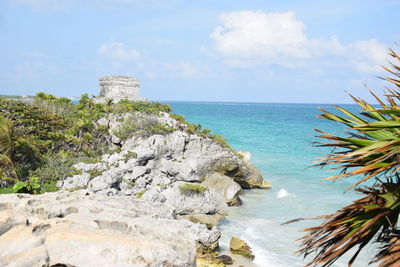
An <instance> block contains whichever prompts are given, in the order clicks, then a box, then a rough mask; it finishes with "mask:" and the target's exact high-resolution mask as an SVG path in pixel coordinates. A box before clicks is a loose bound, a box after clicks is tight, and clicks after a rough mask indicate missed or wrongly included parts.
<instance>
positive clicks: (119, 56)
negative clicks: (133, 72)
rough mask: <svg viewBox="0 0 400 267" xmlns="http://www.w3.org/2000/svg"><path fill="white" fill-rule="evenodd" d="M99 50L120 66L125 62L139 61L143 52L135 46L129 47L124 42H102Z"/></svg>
mask: <svg viewBox="0 0 400 267" xmlns="http://www.w3.org/2000/svg"><path fill="white" fill-rule="evenodd" d="M97 52H98V53H99V54H100V55H102V56H104V57H106V58H109V59H110V60H111V61H112V63H113V64H114V65H115V66H120V65H122V64H123V63H124V62H137V60H138V59H139V58H140V57H141V54H140V52H139V51H138V50H136V49H135V48H128V47H126V46H125V44H124V43H119V42H113V43H106V44H102V45H101V46H100V47H99V48H98V49H97Z"/></svg>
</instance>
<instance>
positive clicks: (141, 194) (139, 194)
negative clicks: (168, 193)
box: [136, 189, 146, 199]
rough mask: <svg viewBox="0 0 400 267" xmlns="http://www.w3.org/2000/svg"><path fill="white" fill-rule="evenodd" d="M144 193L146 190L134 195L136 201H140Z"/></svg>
mask: <svg viewBox="0 0 400 267" xmlns="http://www.w3.org/2000/svg"><path fill="white" fill-rule="evenodd" d="M145 192H146V189H144V190H142V191H140V192H139V193H137V194H136V197H137V198H138V199H141V198H142V196H143V194H144V193H145Z"/></svg>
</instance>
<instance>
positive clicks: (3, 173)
mask: <svg viewBox="0 0 400 267" xmlns="http://www.w3.org/2000/svg"><path fill="white" fill-rule="evenodd" d="M13 148H14V140H13V127H12V121H10V120H8V119H6V118H4V117H2V116H0V182H1V186H4V187H5V186H7V185H8V182H9V181H16V180H17V174H16V173H15V170H14V164H13V162H12V159H11V153H12V151H13ZM1 186H0V187H1Z"/></svg>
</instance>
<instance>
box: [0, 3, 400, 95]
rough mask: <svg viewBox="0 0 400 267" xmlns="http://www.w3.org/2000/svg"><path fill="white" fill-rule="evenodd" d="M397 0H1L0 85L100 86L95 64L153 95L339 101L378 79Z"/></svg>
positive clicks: (15, 88) (80, 89)
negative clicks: (137, 83) (131, 78)
mask: <svg viewBox="0 0 400 267" xmlns="http://www.w3.org/2000/svg"><path fill="white" fill-rule="evenodd" d="M399 11H400V1H399V0H385V1H376V0H374V1H370V0H364V1H351V0H348V1H345V0H336V1H296V0H288V1H283V0H282V1H267V0H262V1H261V0H253V1H252V0H248V1H239V0H202V1H192V0H1V1H0V36H1V42H0V47H1V49H0V57H1V61H0V94H17V95H19V94H35V93H36V92H39V91H45V92H49V93H53V94H56V95H60V96H79V95H81V94H82V93H86V92H87V93H89V94H93V95H95V94H97V93H98V86H97V79H98V77H100V76H103V75H130V76H135V77H137V78H139V79H140V80H141V84H142V86H141V94H142V95H143V96H144V97H148V98H150V99H152V100H191V101H243V102H286V103H347V102H351V101H350V99H349V97H348V96H347V95H346V94H345V93H344V91H345V90H347V91H348V92H351V93H353V94H354V95H357V96H361V97H365V98H366V99H370V98H369V97H368V92H367V90H366V89H365V87H364V84H367V85H368V86H369V87H371V88H373V89H375V90H376V92H377V93H381V92H382V90H383V88H384V86H385V85H386V83H385V82H384V81H382V80H380V79H378V78H377V76H382V75H385V74H384V73H383V72H382V71H381V69H380V68H379V65H381V64H384V65H385V64H387V63H385V62H386V61H387V60H388V59H389V58H388V56H387V53H386V52H387V49H388V48H395V49H397V50H399V47H398V46H396V45H395V43H399V42H400V32H399V30H398V22H399V21H398V13H399Z"/></svg>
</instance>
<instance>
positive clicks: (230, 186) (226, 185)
mask: <svg viewBox="0 0 400 267" xmlns="http://www.w3.org/2000/svg"><path fill="white" fill-rule="evenodd" d="M201 185H202V186H205V187H207V188H214V189H215V190H217V192H219V193H220V194H221V195H222V196H223V197H224V199H225V202H226V203H227V204H228V205H230V206H235V205H240V204H241V203H242V202H241V200H240V198H239V194H240V192H242V188H241V187H240V185H239V184H237V183H236V182H235V181H233V179H232V178H230V177H228V176H225V175H222V174H220V173H217V172H214V173H213V174H211V175H209V176H207V177H206V178H205V180H204V181H203V182H202V183H201Z"/></svg>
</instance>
